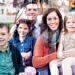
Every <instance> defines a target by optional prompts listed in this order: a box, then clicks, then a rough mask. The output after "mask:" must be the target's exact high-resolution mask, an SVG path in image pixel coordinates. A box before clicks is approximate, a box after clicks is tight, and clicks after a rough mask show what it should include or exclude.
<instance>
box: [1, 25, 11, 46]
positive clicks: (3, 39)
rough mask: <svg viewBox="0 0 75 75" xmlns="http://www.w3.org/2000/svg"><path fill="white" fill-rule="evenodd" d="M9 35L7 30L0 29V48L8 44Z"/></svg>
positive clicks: (4, 28)
mask: <svg viewBox="0 0 75 75" xmlns="http://www.w3.org/2000/svg"><path fill="white" fill-rule="evenodd" d="M9 37H10V33H9V32H8V29H7V28H6V27H5V26H4V27H2V28H0V47H1V46H5V45H6V44H7V43H8V40H9Z"/></svg>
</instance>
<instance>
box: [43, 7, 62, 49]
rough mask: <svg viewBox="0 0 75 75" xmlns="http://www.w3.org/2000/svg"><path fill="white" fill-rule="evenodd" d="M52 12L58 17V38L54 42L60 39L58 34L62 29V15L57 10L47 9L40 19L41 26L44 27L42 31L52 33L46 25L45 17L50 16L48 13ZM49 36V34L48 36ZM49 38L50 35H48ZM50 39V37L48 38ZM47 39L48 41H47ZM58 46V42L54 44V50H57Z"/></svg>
mask: <svg viewBox="0 0 75 75" xmlns="http://www.w3.org/2000/svg"><path fill="white" fill-rule="evenodd" d="M52 12H56V14H57V15H58V18H59V26H58V29H57V30H58V31H59V32H58V33H59V35H58V37H57V38H56V40H59V39H60V33H61V31H62V28H63V19H62V15H61V13H60V12H59V10H58V9H57V8H49V9H48V10H47V11H46V12H45V14H44V15H43V18H42V22H43V26H44V28H43V31H45V30H48V31H49V32H53V31H52V30H51V29H50V28H49V26H48V24H47V16H48V15H49V14H50V13H52ZM48 35H49V34H48ZM49 36H50V35H49ZM49 38H50V37H49ZM49 38H48V39H49ZM58 45H59V42H58V43H57V44H56V49H57V48H58Z"/></svg>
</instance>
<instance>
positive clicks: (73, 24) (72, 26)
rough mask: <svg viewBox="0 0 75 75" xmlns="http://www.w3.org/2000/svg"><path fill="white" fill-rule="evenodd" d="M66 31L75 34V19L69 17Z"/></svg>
mask: <svg viewBox="0 0 75 75" xmlns="http://www.w3.org/2000/svg"><path fill="white" fill-rule="evenodd" d="M66 29H67V30H68V32H75V18H73V16H68V19H67V21H66Z"/></svg>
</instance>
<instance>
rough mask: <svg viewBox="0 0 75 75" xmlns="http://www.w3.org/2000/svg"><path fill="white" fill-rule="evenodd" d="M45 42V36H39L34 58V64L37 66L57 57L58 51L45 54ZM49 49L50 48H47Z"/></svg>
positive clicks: (41, 65)
mask: <svg viewBox="0 0 75 75" xmlns="http://www.w3.org/2000/svg"><path fill="white" fill-rule="evenodd" d="M44 46H45V45H44V42H43V38H42V37H39V38H38V39H37V41H36V44H35V47H34V55H33V59H32V63H33V66H34V67H35V68H41V67H44V66H46V65H47V64H48V63H49V62H50V61H51V60H53V59H56V58H57V57H56V52H54V53H51V54H47V55H44V56H43V52H44ZM45 49H46V50H48V49H49V48H45Z"/></svg>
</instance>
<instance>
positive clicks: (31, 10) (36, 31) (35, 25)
mask: <svg viewBox="0 0 75 75" xmlns="http://www.w3.org/2000/svg"><path fill="white" fill-rule="evenodd" d="M38 8H39V7H38V5H37V2H35V1H32V2H29V3H28V4H27V5H26V16H27V19H28V20H30V21H31V28H32V35H33V36H34V37H35V38H38V36H39V35H40V23H41V21H39V20H38V19H37V17H38V14H39V13H38V11H39V10H38Z"/></svg>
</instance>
